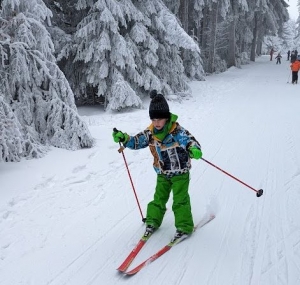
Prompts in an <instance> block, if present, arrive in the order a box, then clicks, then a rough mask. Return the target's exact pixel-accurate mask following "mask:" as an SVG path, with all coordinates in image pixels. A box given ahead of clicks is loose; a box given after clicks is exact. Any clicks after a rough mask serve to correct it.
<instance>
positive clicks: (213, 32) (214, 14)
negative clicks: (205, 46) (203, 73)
mask: <svg viewBox="0 0 300 285" xmlns="http://www.w3.org/2000/svg"><path fill="white" fill-rule="evenodd" d="M218 3H219V2H214V3H213V4H212V11H211V19H210V45H209V46H210V48H209V60H208V71H209V72H210V73H213V72H214V71H215V66H214V65H215V64H214V63H215V54H216V36H217V22H218Z"/></svg>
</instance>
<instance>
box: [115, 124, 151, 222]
mask: <svg viewBox="0 0 300 285" xmlns="http://www.w3.org/2000/svg"><path fill="white" fill-rule="evenodd" d="M113 131H114V132H118V130H117V129H116V128H114V129H113ZM119 145H120V148H119V149H118V152H119V153H122V156H123V159H124V162H125V166H126V169H127V172H128V176H129V180H130V182H131V186H132V190H133V193H134V196H135V200H136V202H137V204H138V207H139V210H140V214H141V216H142V222H143V223H145V222H146V218H145V217H144V216H143V213H142V209H141V206H140V203H139V199H138V197H137V195H136V191H135V188H134V185H133V181H132V178H131V175H130V171H129V168H128V164H127V161H126V158H125V154H124V152H123V150H124V149H125V147H124V146H122V144H121V143H120V142H119Z"/></svg>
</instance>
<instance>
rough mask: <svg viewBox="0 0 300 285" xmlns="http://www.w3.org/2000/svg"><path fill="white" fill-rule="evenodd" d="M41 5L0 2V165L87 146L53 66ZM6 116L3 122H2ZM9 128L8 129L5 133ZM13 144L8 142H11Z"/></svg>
mask: <svg viewBox="0 0 300 285" xmlns="http://www.w3.org/2000/svg"><path fill="white" fill-rule="evenodd" d="M50 17H51V11H50V10H49V9H47V7H46V6H45V4H44V3H43V1H42V0H23V1H18V0H3V1H2V3H1V10H0V28H1V34H0V59H1V65H0V73H1V86H0V97H1V101H0V102H1V103H0V104H1V108H0V116H1V121H2V122H4V123H3V126H4V128H2V129H1V133H0V138H1V139H0V145H1V149H2V150H5V151H2V152H1V153H0V161H18V160H20V159H21V158H22V157H26V158H33V157H40V156H41V155H43V154H44V153H45V152H46V150H47V146H49V145H53V146H56V147H62V148H66V149H72V150H75V149H78V148H81V147H91V146H92V144H93V139H92V137H91V135H90V133H89V130H88V128H87V126H86V125H85V124H84V122H82V121H81V119H80V117H79V116H78V114H77V110H76V106H75V104H74V95H73V92H72V90H71V89H70V87H69V84H68V82H67V80H66V78H65V76H64V74H63V73H62V72H61V70H60V69H59V68H58V67H57V65H56V63H55V58H54V56H53V43H52V41H51V38H50V35H49V33H48V32H47V30H46V28H45V26H44V22H47V23H48V24H50ZM5 117H6V119H5ZM10 126H12V129H11V130H8V129H7V128H9V127H10ZM12 142H13V143H12Z"/></svg>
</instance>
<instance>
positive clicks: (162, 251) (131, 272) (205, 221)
mask: <svg viewBox="0 0 300 285" xmlns="http://www.w3.org/2000/svg"><path fill="white" fill-rule="evenodd" d="M214 218H215V215H210V216H208V217H205V218H203V219H202V220H201V221H200V222H199V223H198V224H197V225H196V226H195V228H194V231H195V230H196V229H199V228H202V227H203V226H205V225H206V224H208V223H209V222H210V221H212V220H213V219H214ZM187 237H188V236H187ZM183 240H184V239H181V240H179V241H178V240H177V241H175V242H169V243H168V244H167V245H165V246H164V247H163V248H161V249H160V250H159V251H158V252H156V253H155V254H153V255H152V256H150V257H149V258H147V259H146V260H145V261H143V262H142V263H141V264H139V265H138V266H137V267H135V268H133V269H132V270H129V271H125V272H123V273H124V274H126V275H134V274H136V273H138V272H139V271H140V270H141V269H142V268H144V267H145V266H146V265H148V264H149V263H151V262H153V261H154V260H156V259H158V258H159V257H161V256H162V255H163V254H165V253H166V252H167V251H169V250H170V249H171V248H172V247H174V246H175V245H176V244H178V243H180V242H181V241H183ZM130 263H131V262H130ZM128 267H129V265H128V266H127V268H128Z"/></svg>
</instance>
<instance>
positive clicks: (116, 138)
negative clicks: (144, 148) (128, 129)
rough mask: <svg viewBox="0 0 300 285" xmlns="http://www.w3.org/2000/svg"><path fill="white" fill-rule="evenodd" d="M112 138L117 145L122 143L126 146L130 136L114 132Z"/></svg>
mask: <svg viewBox="0 0 300 285" xmlns="http://www.w3.org/2000/svg"><path fill="white" fill-rule="evenodd" d="M112 136H113V138H114V141H115V142H116V143H118V142H121V143H123V144H124V143H127V142H128V141H129V135H127V134H126V133H122V132H121V131H117V132H113V133H112Z"/></svg>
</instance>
